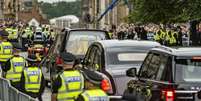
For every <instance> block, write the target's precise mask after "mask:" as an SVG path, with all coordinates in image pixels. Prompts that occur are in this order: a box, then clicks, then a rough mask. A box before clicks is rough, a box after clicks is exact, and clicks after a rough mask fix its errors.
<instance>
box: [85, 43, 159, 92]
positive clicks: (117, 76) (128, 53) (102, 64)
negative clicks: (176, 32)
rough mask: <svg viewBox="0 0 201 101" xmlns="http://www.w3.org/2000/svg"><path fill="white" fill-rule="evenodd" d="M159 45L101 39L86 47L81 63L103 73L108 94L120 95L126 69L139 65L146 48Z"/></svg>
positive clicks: (125, 79) (126, 79)
mask: <svg viewBox="0 0 201 101" xmlns="http://www.w3.org/2000/svg"><path fill="white" fill-rule="evenodd" d="M157 46H160V44H159V43H157V42H152V41H135V40H102V41H97V42H94V43H93V44H92V45H91V46H90V47H89V49H88V51H87V53H86V55H85V58H84V60H83V65H84V67H86V68H87V69H89V70H93V71H96V72H100V73H102V75H105V76H106V78H107V80H108V83H109V87H105V88H109V89H104V88H103V89H104V90H105V91H106V92H107V93H108V94H112V95H122V94H123V91H124V89H125V88H126V83H127V82H128V81H129V78H128V77H126V70H127V69H129V68H132V67H139V68H140V66H141V64H142V62H143V60H144V59H145V57H146V55H147V53H148V50H150V49H151V48H154V47H157Z"/></svg>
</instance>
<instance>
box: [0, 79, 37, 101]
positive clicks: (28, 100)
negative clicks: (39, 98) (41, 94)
mask: <svg viewBox="0 0 201 101" xmlns="http://www.w3.org/2000/svg"><path fill="white" fill-rule="evenodd" d="M0 101H36V99H34V98H32V97H30V96H28V95H26V94H24V93H22V92H20V91H18V90H17V89H16V88H14V87H12V86H11V85H10V83H9V81H8V80H6V79H4V78H1V77H0Z"/></svg>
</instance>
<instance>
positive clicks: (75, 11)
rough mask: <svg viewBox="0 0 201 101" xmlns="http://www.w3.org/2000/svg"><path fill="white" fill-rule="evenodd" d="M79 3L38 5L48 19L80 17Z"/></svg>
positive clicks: (62, 2)
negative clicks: (66, 16)
mask: <svg viewBox="0 0 201 101" xmlns="http://www.w3.org/2000/svg"><path fill="white" fill-rule="evenodd" d="M80 5H81V1H78V0H77V1H75V2H64V1H61V2H57V3H40V7H41V9H42V11H43V13H45V14H46V15H47V18H48V19H51V18H54V17H60V16H64V15H76V16H78V17H80V16H81V6H80Z"/></svg>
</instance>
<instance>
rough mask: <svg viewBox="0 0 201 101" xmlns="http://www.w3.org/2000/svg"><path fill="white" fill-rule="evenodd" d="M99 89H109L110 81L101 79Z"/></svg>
mask: <svg viewBox="0 0 201 101" xmlns="http://www.w3.org/2000/svg"><path fill="white" fill-rule="evenodd" d="M101 89H102V90H104V91H105V92H107V91H109V90H110V89H111V86H110V83H109V81H108V80H106V79H103V80H102V82H101Z"/></svg>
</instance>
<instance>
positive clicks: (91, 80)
mask: <svg viewBox="0 0 201 101" xmlns="http://www.w3.org/2000/svg"><path fill="white" fill-rule="evenodd" d="M82 71H83V75H84V78H85V91H84V92H82V93H81V94H80V95H79V97H78V99H77V100H76V101H109V97H108V95H107V94H106V93H105V92H104V91H103V90H102V89H104V90H108V89H109V88H107V87H108V86H107V85H106V86H107V87H106V88H102V89H100V85H101V84H102V81H103V80H104V78H103V77H102V76H101V75H100V74H98V73H97V72H94V71H91V70H88V69H82ZM104 82H105V81H104Z"/></svg>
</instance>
